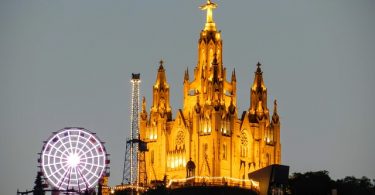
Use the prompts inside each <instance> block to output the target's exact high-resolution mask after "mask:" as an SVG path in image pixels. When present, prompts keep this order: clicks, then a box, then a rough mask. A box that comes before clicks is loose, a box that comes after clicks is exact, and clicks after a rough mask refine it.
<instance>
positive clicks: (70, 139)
mask: <svg viewBox="0 0 375 195" xmlns="http://www.w3.org/2000/svg"><path fill="white" fill-rule="evenodd" d="M68 138H69V145H70V147H69V150H70V153H73V146H72V136H71V133H70V131H69V134H68Z"/></svg>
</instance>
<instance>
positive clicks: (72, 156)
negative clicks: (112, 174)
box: [40, 128, 106, 191]
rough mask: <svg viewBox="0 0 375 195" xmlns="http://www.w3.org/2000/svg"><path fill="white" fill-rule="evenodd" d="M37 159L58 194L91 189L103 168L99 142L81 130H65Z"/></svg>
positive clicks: (56, 134)
mask: <svg viewBox="0 0 375 195" xmlns="http://www.w3.org/2000/svg"><path fill="white" fill-rule="evenodd" d="M40 159H41V162H40V164H41V167H42V170H43V173H44V175H45V177H46V178H47V181H48V182H49V183H50V184H51V185H52V186H53V187H55V188H58V189H61V190H65V189H72V188H73V189H75V190H81V191H84V190H85V189H87V188H92V187H94V186H95V184H96V183H97V182H98V181H99V179H100V178H101V176H102V175H103V173H104V170H105V168H106V153H105V148H104V146H103V144H102V142H101V141H100V140H99V139H98V138H97V137H96V135H95V134H92V133H91V132H89V131H88V130H85V129H83V128H65V129H62V130H60V131H59V132H57V133H55V134H53V135H52V136H51V137H50V138H49V139H48V141H47V142H46V143H45V145H44V146H43V150H42V153H41V157H40Z"/></svg>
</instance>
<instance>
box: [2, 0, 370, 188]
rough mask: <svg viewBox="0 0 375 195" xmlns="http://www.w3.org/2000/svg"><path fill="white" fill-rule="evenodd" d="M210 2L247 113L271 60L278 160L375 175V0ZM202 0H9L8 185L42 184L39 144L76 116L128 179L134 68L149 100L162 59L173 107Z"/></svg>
mask: <svg viewBox="0 0 375 195" xmlns="http://www.w3.org/2000/svg"><path fill="white" fill-rule="evenodd" d="M214 2H216V3H218V8H217V9H216V10H215V11H214V20H215V22H216V25H217V28H218V29H219V30H221V31H222V39H223V62H224V66H225V67H226V68H227V70H228V73H230V72H231V71H232V70H233V68H235V69H236V73H237V83H238V84H237V90H238V95H237V97H238V99H237V101H238V107H239V108H238V109H239V111H240V112H239V113H242V111H245V110H247V109H248V108H249V102H250V97H249V93H250V85H251V83H252V82H253V78H254V71H255V69H256V64H257V62H258V61H259V62H261V63H262V64H263V66H262V70H263V72H264V74H263V75H264V79H265V84H266V86H267V87H268V101H269V102H268V106H269V108H272V107H273V106H272V102H273V100H274V99H277V100H278V105H279V110H278V111H279V114H280V117H281V143H282V164H285V165H289V166H290V172H291V173H293V172H306V171H318V170H327V171H329V172H330V176H331V178H333V179H338V178H343V177H345V176H352V175H353V176H356V177H362V176H367V177H369V178H371V179H375V103H374V102H375V98H374V97H375V86H374V85H375V76H374V74H375V1H373V0H358V1H353V0H226V1H214ZM203 3H205V1H204V0H201V1H198V0H189V1H188V0H183V1H182V0H180V1H176V0H158V1H151V0H148V1H146V0H144V1H143V0H113V1H112V0H111V1H102V0H81V1H70V0H67V1H52V0H43V1H41V0H33V1H27V0H2V1H1V2H0V132H1V134H0V194H4V195H6V194H15V193H16V191H17V189H20V190H21V191H24V190H26V189H32V187H33V186H34V180H35V177H36V174H37V171H38V168H37V166H38V163H37V159H38V155H37V153H38V152H40V151H41V149H42V145H43V141H45V140H46V139H48V137H49V136H50V135H51V134H52V132H53V131H57V130H60V129H62V128H64V127H69V126H73V127H77V126H78V127H84V128H86V129H89V130H90V131H92V132H96V133H97V136H98V137H99V138H100V139H101V140H102V141H104V142H106V144H105V147H106V148H107V151H108V152H109V153H110V154H111V155H110V159H111V164H110V169H111V177H110V184H111V185H112V186H114V185H117V184H120V183H121V179H122V171H123V170H122V169H123V161H124V153H125V140H126V138H127V137H128V135H129V131H130V117H129V116H130V103H131V102H130V98H131V94H130V92H131V88H130V87H131V86H130V78H131V73H133V72H135V73H138V72H139V73H141V80H142V83H141V96H145V97H146V100H147V108H148V110H149V108H150V101H151V92H152V91H151V89H152V84H153V83H154V82H155V79H156V72H157V68H158V62H159V61H160V59H163V60H164V61H165V64H164V67H165V69H166V72H167V80H168V82H169V84H170V86H171V94H172V95H171V104H172V107H173V116H176V110H177V109H178V108H181V106H182V89H183V74H184V70H185V69H186V67H188V68H189V71H190V73H192V72H193V69H194V67H195V65H196V63H197V42H198V38H199V33H200V31H201V30H202V29H203V26H204V23H205V12H202V11H201V10H199V8H198V7H199V6H200V5H201V4H203ZM228 75H230V74H228ZM190 79H192V74H190ZM239 116H241V115H240V114H239Z"/></svg>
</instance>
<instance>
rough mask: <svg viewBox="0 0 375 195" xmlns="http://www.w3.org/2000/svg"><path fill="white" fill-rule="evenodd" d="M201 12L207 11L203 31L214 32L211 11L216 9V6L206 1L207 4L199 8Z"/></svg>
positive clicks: (214, 27) (214, 26)
mask: <svg viewBox="0 0 375 195" xmlns="http://www.w3.org/2000/svg"><path fill="white" fill-rule="evenodd" d="M199 8H200V9H201V10H207V17H206V25H205V27H204V30H212V31H216V25H215V22H214V19H213V16H212V10H214V9H216V8H217V4H216V3H213V2H211V0H207V3H206V4H204V5H201V6H200V7H199Z"/></svg>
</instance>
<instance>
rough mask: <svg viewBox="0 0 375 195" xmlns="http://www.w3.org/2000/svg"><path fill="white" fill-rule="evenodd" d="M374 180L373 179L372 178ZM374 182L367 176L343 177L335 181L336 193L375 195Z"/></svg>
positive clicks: (343, 194) (344, 194)
mask: <svg viewBox="0 0 375 195" xmlns="http://www.w3.org/2000/svg"><path fill="white" fill-rule="evenodd" d="M374 181H375V180H374ZM374 187H375V186H374V184H373V183H372V182H371V180H370V179H369V178H367V177H362V178H360V179H357V178H355V177H353V176H351V177H345V178H344V179H339V180H337V181H336V189H337V193H338V194H340V195H341V194H342V195H351V194H363V195H375V189H374Z"/></svg>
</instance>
